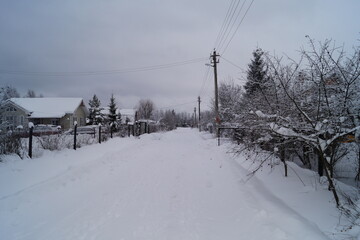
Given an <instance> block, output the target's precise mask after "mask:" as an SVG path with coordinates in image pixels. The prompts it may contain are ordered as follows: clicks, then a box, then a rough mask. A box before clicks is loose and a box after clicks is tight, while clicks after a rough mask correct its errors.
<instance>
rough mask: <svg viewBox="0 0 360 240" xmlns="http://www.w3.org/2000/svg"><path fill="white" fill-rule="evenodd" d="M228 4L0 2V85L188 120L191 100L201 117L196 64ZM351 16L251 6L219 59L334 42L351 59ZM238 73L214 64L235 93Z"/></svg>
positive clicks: (312, 8)
mask: <svg viewBox="0 0 360 240" xmlns="http://www.w3.org/2000/svg"><path fill="white" fill-rule="evenodd" d="M230 2H231V0H227V1H219V0H216V1H215V0H177V1H175V0H163V1H162V0H147V1H145V0H136V1H134V0H97V1H96V0H77V1H76V0H62V1H48V0H32V1H29V0H26V1H25V0H23V1H21V0H17V1H13V0H2V1H1V2H0V85H2V86H3V85H12V86H13V87H15V88H16V89H17V90H18V91H19V93H20V94H21V95H22V96H23V95H25V94H26V91H27V90H28V89H33V90H35V92H36V93H38V94H40V93H41V94H43V95H44V96H46V97H83V98H84V99H85V101H86V102H88V100H89V99H90V98H91V97H92V96H93V94H96V95H97V96H98V97H99V98H100V99H101V101H102V104H103V105H108V102H109V98H110V96H111V94H112V93H113V94H114V95H115V97H116V100H117V103H118V105H119V106H120V107H121V108H132V107H134V106H135V105H136V104H137V102H138V101H139V99H144V98H145V99H147V98H149V99H152V100H153V101H154V102H155V105H156V106H157V108H166V107H171V106H173V108H174V109H175V110H177V111H183V110H186V111H189V112H190V111H193V108H194V107H195V106H196V103H195V101H196V100H197V96H198V95H199V94H200V95H201V97H202V99H203V104H202V107H203V109H206V108H208V105H209V99H210V97H212V96H213V89H214V86H213V85H214V84H213V79H210V78H209V80H207V81H204V75H205V73H206V71H207V68H208V67H206V66H205V63H208V62H209V60H208V58H209V56H210V53H211V51H212V50H213V48H214V47H215V46H216V45H215V40H216V38H217V36H218V34H219V31H220V28H221V26H222V23H223V21H224V19H225V16H226V13H227V10H228V8H229V5H230ZM243 3H244V6H243V9H242V12H241V13H240V15H239V18H238V21H237V22H236V23H235V24H234V27H233V32H234V31H235V29H236V27H237V26H238V22H239V21H240V20H241V18H242V17H243V16H244V13H245V10H246V9H247V8H248V6H250V3H251V0H248V1H246V2H244V1H240V3H239V7H238V9H240V7H241V5H242V4H243ZM359 10H360V1H359V0H302V1H297V0H271V1H269V0H254V2H253V4H252V5H251V8H250V10H249V12H248V14H247V15H246V16H245V18H244V20H243V22H242V24H241V25H240V26H239V28H238V31H237V32H236V34H235V35H234V37H233V39H232V41H231V42H230V44H229V45H228V48H226V51H225V52H223V49H221V48H220V50H221V51H220V54H222V55H223V57H224V58H225V59H226V60H229V61H231V62H232V63H234V64H235V65H237V66H239V67H240V68H241V69H244V70H246V67H247V64H248V63H249V62H250V59H251V57H252V56H251V52H252V51H253V50H254V49H255V48H256V47H257V46H259V47H261V48H262V49H264V50H266V51H269V52H276V53H277V54H283V53H286V54H287V55H289V56H291V57H296V56H297V50H299V49H300V48H301V47H302V46H306V43H307V39H306V38H305V35H309V36H310V37H311V38H313V39H315V40H317V41H323V40H325V39H326V38H327V39H333V40H335V41H336V43H338V44H339V45H342V44H345V45H346V47H347V49H349V51H350V49H351V47H352V46H353V45H359V40H358V39H360V33H359V32H360V27H359V26H360V14H359ZM234 17H235V15H234ZM230 27H231V25H230ZM230 27H229V29H230ZM231 36H232V34H230V35H229V37H228V39H227V41H225V43H226V42H228V41H229V40H230V38H231ZM225 45H226V44H224V47H223V48H225ZM217 47H218V46H217ZM198 58H203V59H202V60H195V61H194V62H195V63H191V64H186V65H181V66H176V67H172V68H162V69H157V70H152V71H142V72H139V71H135V72H127V73H126V72H124V71H123V70H124V69H126V68H142V67H148V66H154V65H164V64H169V63H175V62H184V61H187V60H192V59H198ZM240 68H237V67H235V66H233V65H231V64H230V63H228V62H227V61H225V60H224V59H221V58H220V63H219V65H218V72H219V81H226V80H227V79H230V78H232V79H234V81H235V82H236V83H239V84H242V83H243V80H242V79H244V76H245V75H244V73H243V72H242V70H241V69H240ZM113 70H119V72H120V73H119V72H117V73H116V72H113ZM210 70H211V71H212V69H210ZM104 71H105V73H106V74H105V73H104ZM80 72H81V74H80ZM10 73H11V74H10ZM102 73H104V74H102ZM191 102H192V103H191Z"/></svg>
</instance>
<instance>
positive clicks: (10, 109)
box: [6, 107, 17, 112]
mask: <svg viewBox="0 0 360 240" xmlns="http://www.w3.org/2000/svg"><path fill="white" fill-rule="evenodd" d="M6 111H7V112H16V111H17V110H16V108H14V107H8V108H6Z"/></svg>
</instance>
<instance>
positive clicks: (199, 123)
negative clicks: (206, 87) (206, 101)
mask: <svg viewBox="0 0 360 240" xmlns="http://www.w3.org/2000/svg"><path fill="white" fill-rule="evenodd" d="M200 102H201V100H200V96H199V97H198V106H199V121H198V125H199V131H200V132H201V122H200V121H201V118H200Z"/></svg>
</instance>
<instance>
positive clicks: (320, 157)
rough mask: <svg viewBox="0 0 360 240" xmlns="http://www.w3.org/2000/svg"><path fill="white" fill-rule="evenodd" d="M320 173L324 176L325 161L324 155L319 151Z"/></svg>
mask: <svg viewBox="0 0 360 240" xmlns="http://www.w3.org/2000/svg"><path fill="white" fill-rule="evenodd" d="M318 154H319V156H318V174H319V176H320V177H322V176H324V164H323V163H324V162H323V156H322V154H321V153H318Z"/></svg>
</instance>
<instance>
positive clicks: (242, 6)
mask: <svg viewBox="0 0 360 240" xmlns="http://www.w3.org/2000/svg"><path fill="white" fill-rule="evenodd" d="M245 3H246V0H245V1H244V2H243V3H242V4H241V7H240V10H239V11H238V13H237V15H236V18H235V20H234V21H233V22H232V24H231V27H230V30H229V31H228V32H227V34H226V37H225V38H224V41H223V42H222V44H221V45H220V46H219V48H218V49H219V52H220V51H221V48H222V47H223V46H224V45H225V43H226V41H227V39H228V38H229V36H230V33H231V32H232V30H233V28H234V26H235V23H236V22H237V20H238V19H239V16H240V14H241V12H242V10H243V8H244V5H245Z"/></svg>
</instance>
